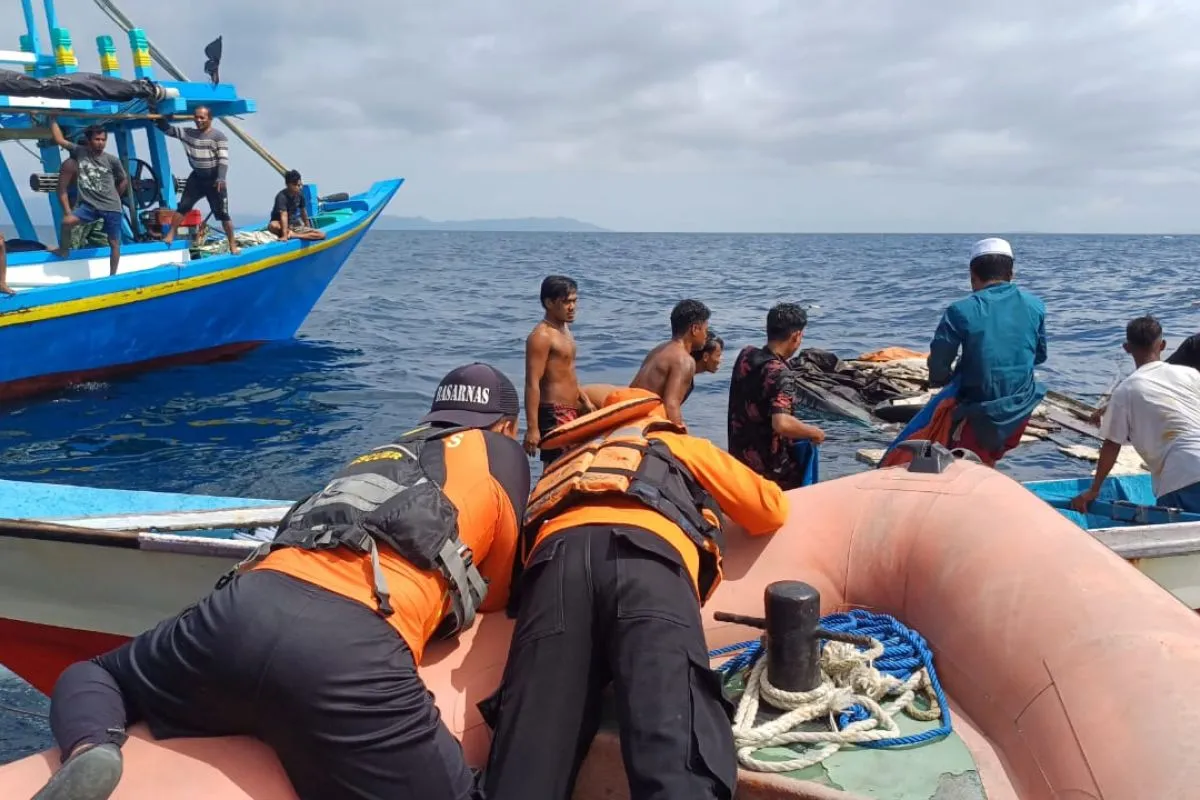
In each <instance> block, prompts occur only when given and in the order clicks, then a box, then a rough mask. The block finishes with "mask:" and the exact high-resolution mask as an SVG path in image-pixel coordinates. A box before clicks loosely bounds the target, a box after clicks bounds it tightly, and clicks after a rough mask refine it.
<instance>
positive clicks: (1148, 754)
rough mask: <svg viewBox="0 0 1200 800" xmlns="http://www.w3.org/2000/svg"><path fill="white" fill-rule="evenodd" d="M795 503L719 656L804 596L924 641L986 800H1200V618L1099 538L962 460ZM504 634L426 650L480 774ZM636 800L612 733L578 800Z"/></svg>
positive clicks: (138, 776) (128, 779) (213, 753)
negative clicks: (482, 703) (782, 600)
mask: <svg viewBox="0 0 1200 800" xmlns="http://www.w3.org/2000/svg"><path fill="white" fill-rule="evenodd" d="M789 498H790V501H791V516H790V518H789V520H788V522H787V524H786V525H785V526H784V527H783V528H782V529H781V530H779V531H778V532H777V533H776V534H774V535H773V536H769V537H760V538H754V539H751V538H749V537H746V536H744V535H740V534H739V532H737V531H731V534H730V541H729V546H728V554H727V556H726V562H725V563H726V581H725V582H724V583H723V584H722V585H721V586H720V588H719V589H718V591H717V592H716V594H715V596H714V597H713V598H712V600H711V601H710V602H709V603H708V604H707V606H706V608H705V628H706V631H707V635H708V641H709V645H710V646H711V647H714V648H715V647H721V646H724V645H729V644H732V643H735V642H740V641H744V640H746V639H751V638H755V637H756V636H757V635H758V634H759V632H758V631H756V630H754V629H751V628H746V627H743V626H740V625H737V624H732V623H718V622H715V621H714V620H713V613H714V612H716V611H727V612H735V613H740V614H748V615H755V616H758V615H761V613H762V610H763V608H762V598H763V588H764V587H765V586H766V585H767V584H769V583H771V582H773V581H778V580H797V579H800V580H804V581H807V582H808V583H810V584H811V585H813V586H814V587H816V588H817V589H818V590H819V591H820V592H821V598H822V611H823V612H826V613H828V612H832V611H837V610H845V609H848V608H865V609H868V610H871V611H874V612H882V613H887V614H891V615H894V616H895V617H897V618H898V619H900V620H901V621H902V622H904V623H905V624H906V625H908V626H910V627H911V628H913V629H915V630H916V631H918V632H919V633H920V634H921V635H923V636H924V637H925V639H926V640H927V641H928V642H929V644H930V646H931V647H932V649H933V651H934V654H935V666H936V669H937V673H938V675H939V677H940V679H941V683H942V685H943V686H944V687H945V689H946V692H947V694H948V695H949V696H950V698H951V706H952V709H953V712H954V725H955V729H956V731H957V734H958V735H959V736H961V738H962V741H963V742H964V743H965V745H966V748H967V749H968V750H969V751H970V753H971V756H972V757H973V759H974V761H975V764H976V765H977V768H978V775H979V780H980V782H981V783H982V787H983V789H984V790H985V791H986V796H987V797H988V798H989V800H1005V799H1006V798H1009V799H1011V798H1022V800H1051V798H1066V797H1072V798H1079V799H1080V800H1083V798H1104V800H1145V799H1146V798H1164V799H1166V798H1180V800H1182V799H1183V798H1188V797H1195V796H1196V791H1197V787H1198V786H1200V705H1197V703H1196V702H1195V676H1196V675H1197V674H1200V618H1197V616H1196V615H1194V614H1193V613H1192V612H1190V611H1189V610H1188V609H1187V608H1185V607H1184V606H1183V605H1182V604H1181V603H1179V602H1178V601H1177V600H1175V599H1174V598H1173V597H1171V595H1169V594H1167V593H1166V592H1165V591H1163V590H1162V589H1160V588H1159V587H1158V586H1156V585H1155V584H1154V583H1153V582H1151V581H1150V579H1148V578H1146V577H1145V576H1143V575H1142V574H1141V573H1139V572H1138V571H1137V570H1136V569H1134V568H1133V567H1131V566H1130V565H1129V564H1128V563H1126V562H1125V561H1123V560H1122V559H1121V558H1119V557H1118V556H1116V555H1115V554H1114V553H1112V552H1111V551H1110V550H1108V549H1107V548H1105V547H1104V546H1103V545H1101V544H1099V543H1098V542H1096V541H1095V540H1093V539H1092V538H1091V537H1090V536H1088V535H1087V533H1086V532H1084V531H1082V530H1080V529H1078V528H1077V527H1075V526H1074V525H1072V524H1071V523H1070V522H1069V521H1068V520H1066V519H1065V518H1063V517H1062V516H1061V515H1060V514H1059V513H1058V512H1057V511H1055V510H1054V509H1052V508H1051V507H1050V506H1048V505H1047V504H1046V503H1044V502H1043V501H1042V500H1040V499H1038V498H1037V497H1035V496H1034V495H1033V494H1031V493H1030V492H1028V491H1027V490H1026V489H1024V488H1023V487H1022V486H1020V485H1019V484H1017V483H1015V482H1014V481H1012V480H1011V479H1009V478H1008V477H1006V476H1004V475H1002V474H1001V473H998V472H996V471H994V470H991V469H988V468H985V467H982V466H979V465H977V464H972V463H968V462H965V461H955V462H953V463H951V464H950V465H949V466H948V467H947V468H946V470H945V471H944V472H943V473H941V474H933V473H920V472H911V471H909V470H907V469H904V468H892V469H884V470H873V471H870V472H865V473H861V474H858V475H852V476H848V477H844V478H839V479H837V480H833V481H828V482H825V483H819V484H816V485H814V486H810V487H806V488H803V489H797V490H794V491H792V492H790V493H789ZM510 633H511V622H510V621H509V620H507V619H506V618H505V617H504V616H503V615H502V614H490V615H487V616H486V617H485V618H484V619H483V620H482V621H481V622H479V623H477V624H476V625H475V627H474V628H473V629H471V630H470V631H468V632H467V633H466V634H465V635H464V636H463V637H462V638H461V639H460V640H459V641H458V642H457V643H442V644H437V645H433V646H431V647H430V649H429V651H428V654H427V657H426V663H425V664H424V665H423V666H422V668H421V674H422V677H423V678H424V680H425V682H426V683H427V684H428V686H429V688H430V690H431V691H432V692H433V693H434V695H435V696H436V698H437V702H438V706H439V707H440V709H441V712H442V715H443V717H444V719H445V721H446V723H447V724H448V725H449V726H450V727H451V729H452V730H453V731H454V732H455V733H456V734H457V735H458V736H459V737H460V738H461V739H462V741H463V745H464V749H465V753H466V755H467V758H468V759H469V760H470V762H471V763H472V764H476V765H478V764H480V763H481V762H482V761H483V759H484V757H485V753H486V750H487V747H488V732H487V728H486V726H485V725H484V723H483V722H482V720H481V719H480V716H479V713H478V711H477V710H476V708H475V704H476V703H477V702H478V701H479V700H480V699H481V698H483V697H485V696H486V695H488V694H489V693H490V692H491V691H492V690H493V689H494V688H495V687H496V685H497V682H498V681H499V680H500V675H501V670H502V669H503V666H504V659H505V651H506V649H507V645H508V640H509V634H510ZM865 752H866V751H862V752H861V753H860V751H855V752H852V753H850V754H849V757H858V756H859V755H861V754H862V753H865ZM871 752H874V751H871ZM919 752H920V748H916V749H913V750H911V751H906V752H905V753H904V754H903V755H904V757H908V756H909V755H910V754H912V753H919ZM125 753H126V762H125V775H124V779H123V780H122V783H121V785H120V786H119V787H118V790H117V792H116V794H115V795H114V797H115V798H116V799H117V800H149V798H156V800H157V799H158V798H188V799H189V800H190V799H191V798H195V799H196V800H200V798H204V800H293V798H294V794H293V792H292V790H291V788H290V786H289V784H288V782H287V780H286V778H285V776H284V774H283V772H282V771H281V769H280V767H279V765H278V763H277V762H276V760H275V758H274V756H273V755H272V753H271V752H270V751H269V750H268V749H267V748H265V747H264V746H262V745H260V744H258V743H256V742H254V741H252V740H249V739H212V740H175V741H165V742H154V741H150V740H149V739H148V738H147V734H146V732H145V731H144V729H142V728H140V727H139V728H135V729H134V731H133V738H132V739H131V740H130V741H129V743H128V744H127V745H126V747H125ZM56 763H57V756H56V754H55V753H53V752H48V753H43V754H40V755H35V756H32V757H29V758H26V759H24V760H21V761H18V762H15V763H13V764H10V765H7V766H5V767H3V768H0V797H5V798H25V797H30V796H31V795H32V794H33V792H34V791H35V790H36V789H37V788H38V787H39V786H41V785H42V783H43V781H45V780H46V778H47V777H48V776H49V774H50V772H51V769H52V768H53V766H54V764H56ZM740 781H741V782H740V784H739V789H738V797H739V800H747V799H748V798H793V797H795V798H799V797H807V798H835V797H861V796H863V795H859V794H845V793H842V792H839V791H837V790H835V789H831V788H829V787H827V786H820V785H818V784H816V783H813V782H811V781H807V780H796V779H793V778H788V777H786V776H776V775H765V774H760V773H747V772H743V773H742V775H741V777H740ZM626 792H627V790H626V789H625V787H624V776H623V773H622V771H621V769H620V756H619V752H618V751H617V750H616V748H615V746H614V737H613V735H612V734H608V733H602V734H601V735H600V736H598V737H597V739H596V742H595V744H594V745H593V748H592V751H591V754H590V756H589V759H588V763H587V764H586V765H585V767H584V770H583V772H582V773H581V775H580V779H579V785H578V788H577V792H576V794H575V797H576V798H579V799H580V800H599V799H600V798H619V797H627V796H628V795H627V793H626ZM864 794H865V793H864ZM932 795H933V793H932V792H931V793H930V794H929V795H928V796H932ZM872 796H879V795H877V794H872ZM889 796H891V795H889ZM921 796H927V795H921ZM937 796H944V795H942V794H940V793H938V795H937ZM953 796H955V797H959V796H963V797H966V796H970V797H981V796H982V794H979V793H973V794H969V795H967V794H961V795H960V794H953Z"/></svg>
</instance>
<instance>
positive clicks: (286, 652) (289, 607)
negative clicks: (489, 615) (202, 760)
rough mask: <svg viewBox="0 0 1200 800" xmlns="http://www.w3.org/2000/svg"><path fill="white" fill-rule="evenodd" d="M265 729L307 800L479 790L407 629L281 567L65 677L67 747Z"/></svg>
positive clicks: (61, 687)
mask: <svg viewBox="0 0 1200 800" xmlns="http://www.w3.org/2000/svg"><path fill="white" fill-rule="evenodd" d="M139 721H144V722H146V723H147V725H148V726H149V727H150V731H151V732H152V733H153V734H154V736H155V738H158V739H170V738H175V737H198V736H229V735H237V734H241V735H250V736H255V737H257V738H259V739H261V740H262V741H264V742H266V743H267V744H268V745H270V746H271V747H272V748H273V749H274V750H275V752H276V753H278V755H279V759H280V761H281V762H282V764H283V767H284V769H285V770H286V771H287V774H288V777H289V778H290V779H291V781H292V785H293V786H294V787H295V790H296V794H297V795H299V796H300V798H302V800H340V799H341V798H346V800H350V799H351V798H353V799H354V800H410V798H411V799H414V800H415V798H421V800H426V798H428V799H429V800H466V799H467V798H473V797H475V796H476V795H475V794H474V791H475V790H474V787H473V783H474V781H473V776H472V774H471V771H470V769H469V768H468V767H467V765H466V762H465V760H464V759H463V754H462V748H461V746H460V745H459V743H458V741H457V740H456V739H455V738H454V737H453V736H452V735H451V734H450V731H449V730H448V729H447V728H446V726H445V725H444V724H443V723H442V721H441V717H440V715H439V714H438V709H437V706H435V705H434V702H433V696H432V695H431V694H430V693H429V691H428V690H426V688H425V685H424V684H423V683H422V682H421V679H420V678H419V677H418V676H417V670H416V666H415V664H414V663H413V658H412V653H411V652H410V651H409V649H408V646H407V645H405V643H404V640H403V639H402V638H401V637H400V636H399V635H397V633H396V631H395V629H393V628H392V627H391V626H389V625H388V624H387V623H386V622H385V621H384V620H383V619H382V618H380V617H379V616H378V615H377V614H375V613H374V612H373V611H372V610H371V609H368V608H367V607H366V606H363V605H360V604H359V603H355V602H353V601H351V600H348V599H346V598H343V597H341V596H339V595H336V594H333V593H331V592H327V591H325V590H324V589H320V588H318V587H316V586H313V585H311V584H308V583H305V582H304V581H300V580H296V579H294V578H291V577H288V576H286V575H283V574H280V573H277V572H271V571H263V570H260V571H254V572H249V573H246V574H244V575H240V576H238V577H236V578H235V579H234V580H233V581H232V582H231V583H229V584H228V585H226V586H225V587H223V588H221V589H219V590H217V591H215V592H213V593H212V594H210V595H209V596H208V597H206V598H204V599H203V600H201V601H200V602H199V603H197V604H196V605H194V606H192V607H190V608H188V609H186V610H185V611H184V612H183V613H181V614H180V615H179V616H177V617H174V618H171V619H168V620H164V621H163V622H161V623H159V625H158V626H157V627H155V628H154V629H152V630H150V631H147V632H146V633H143V634H141V635H140V636H138V637H136V638H134V639H133V640H131V641H130V642H127V643H126V644H124V645H122V646H121V647H119V648H117V649H116V650H113V651H111V652H109V653H105V654H104V655H102V656H98V657H97V658H95V659H93V660H92V661H84V662H80V663H78V664H74V665H72V666H71V667H69V668H68V669H67V670H66V671H65V672H64V673H63V674H62V677H60V678H59V680H58V683H57V685H56V686H55V687H54V695H53V698H52V704H51V707H50V725H51V729H52V730H53V732H54V737H55V739H56V740H57V741H58V745H59V748H60V750H62V752H64V753H69V752H70V751H71V750H72V749H73V748H75V747H76V746H77V745H79V744H82V743H93V744H99V743H103V742H117V743H120V742H122V741H123V739H124V737H123V736H122V735H121V732H122V731H123V729H124V728H125V726H126V725H128V724H133V723H135V722H139Z"/></svg>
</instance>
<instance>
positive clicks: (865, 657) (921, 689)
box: [733, 639, 941, 772]
mask: <svg viewBox="0 0 1200 800" xmlns="http://www.w3.org/2000/svg"><path fill="white" fill-rule="evenodd" d="M872 641H873V642H874V645H873V646H872V647H871V649H870V650H867V651H862V650H859V649H858V648H857V647H855V646H854V645H852V644H847V643H845V642H827V643H826V644H825V647H824V650H823V651H822V653H821V685H820V686H818V687H817V688H816V689H813V690H812V691H811V692H785V691H783V690H782V689H778V688H776V687H775V686H772V685H771V683H770V681H768V680H767V674H766V673H767V657H766V649H765V647H764V650H763V653H762V655H761V656H760V657H759V659H758V661H757V662H756V663H755V665H754V667H753V668H752V669H751V670H750V674H749V676H748V677H747V678H746V690H745V692H744V693H743V694H742V699H741V700H740V701H739V702H738V708H737V714H736V716H735V717H734V721H733V740H734V746H735V747H736V748H737V755H738V761H739V762H740V763H741V765H742V766H743V767H745V768H746V769H750V770H754V771H756V772H791V771H792V770H799V769H804V768H805V767H810V766H812V765H813V764H819V763H821V762H822V761H824V760H825V759H827V758H829V757H830V756H831V755H833V754H834V753H836V752H837V751H838V750H840V749H841V748H842V747H843V746H844V745H848V744H855V743H857V742H878V741H882V740H885V739H894V738H899V737H901V736H903V735H904V734H902V733H901V732H900V729H899V728H898V727H897V726H896V721H895V719H894V718H895V716H896V714H898V713H899V712H900V711H901V710H903V711H904V712H905V713H907V714H908V715H909V716H911V717H913V718H914V719H918V720H922V721H931V720H935V719H938V717H940V716H941V708H940V707H939V705H938V702H937V697H936V696H935V695H934V692H933V686H932V684H930V682H929V673H928V672H927V671H926V670H925V669H923V668H922V669H921V670H920V671H918V672H914V673H913V675H912V677H911V678H909V679H908V680H907V681H901V680H899V679H898V678H894V677H892V676H891V675H888V674H886V673H883V672H880V671H879V670H877V669H875V667H874V666H873V665H874V662H875V659H876V658H878V657H879V656H881V655H883V645H882V644H881V643H880V642H879V641H878V640H874V639H873V640H872ZM918 695H923V696H924V697H925V698H926V699H927V700H928V702H929V708H928V709H924V708H921V707H920V706H918V705H917V703H916V699H917V697H918ZM885 698H891V699H889V700H888V701H887V702H886V703H883V704H881V703H880V701H881V700H884V699H885ZM760 700H762V701H763V702H765V703H766V704H767V705H769V706H772V707H774V708H777V709H779V710H780V711H783V712H785V713H784V714H783V715H782V716H780V717H778V718H777V719H773V720H770V721H768V722H764V723H763V724H761V725H757V726H756V725H755V724H754V723H755V720H756V719H757V717H758V707H759V701H760ZM856 704H857V705H861V706H863V707H864V708H866V709H867V712H868V713H869V714H870V717H868V718H867V719H865V720H861V721H859V722H852V723H850V724H849V725H847V726H846V727H845V728H843V729H842V730H840V731H839V730H838V729H837V715H838V714H840V713H841V712H842V711H845V710H846V709H847V708H849V707H850V706H853V705H856ZM818 719H825V720H828V724H829V730H820V731H809V730H800V727H801V726H802V725H803V724H804V723H806V722H811V721H813V720H818ZM792 744H804V745H814V747H812V748H811V749H807V750H806V751H805V752H804V753H803V754H801V755H798V756H796V757H795V758H790V759H786V760H784V761H763V760H760V759H757V758H755V757H754V751H755V750H758V749H760V748H763V747H778V746H782V745H792Z"/></svg>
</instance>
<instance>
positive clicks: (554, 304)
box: [525, 275, 595, 464]
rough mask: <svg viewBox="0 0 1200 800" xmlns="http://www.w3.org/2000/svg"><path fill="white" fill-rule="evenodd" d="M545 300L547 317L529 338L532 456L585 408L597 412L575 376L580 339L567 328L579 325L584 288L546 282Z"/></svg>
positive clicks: (553, 279)
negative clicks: (546, 438)
mask: <svg viewBox="0 0 1200 800" xmlns="http://www.w3.org/2000/svg"><path fill="white" fill-rule="evenodd" d="M541 296H542V308H544V309H545V310H546V316H545V318H544V319H543V320H542V321H541V322H539V323H538V324H537V325H536V326H535V327H534V329H533V331H532V332H531V333H530V334H529V337H528V338H527V339H526V340H525V452H526V453H528V454H529V455H533V454H534V453H535V452H537V450H538V445H539V444H540V442H541V440H542V436H544V435H545V434H546V433H547V432H548V431H550V429H551V428H555V427H557V426H559V425H562V424H563V423H565V422H570V421H571V420H573V419H575V418H576V417H578V416H579V412H580V410H583V411H593V410H595V406H594V405H593V403H592V401H591V400H589V399H588V396H587V395H586V394H584V393H583V391H582V390H581V389H580V387H579V379H578V378H576V377H575V337H574V336H572V335H571V330H570V328H568V327H567V326H568V325H569V324H570V323H572V322H574V321H575V304H576V303H577V302H578V301H579V288H578V286H577V285H576V283H575V281H574V280H572V279H571V278H568V277H566V276H563V275H551V276H549V277H547V278H546V279H545V280H543V281H542V295H541ZM560 452H561V451H558V450H543V451H542V453H541V458H542V461H543V462H544V463H547V464H548V463H550V462H551V461H553V460H554V459H555V458H557V457H558V455H559V453H560Z"/></svg>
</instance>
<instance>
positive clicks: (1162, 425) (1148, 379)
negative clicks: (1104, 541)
mask: <svg viewBox="0 0 1200 800" xmlns="http://www.w3.org/2000/svg"><path fill="white" fill-rule="evenodd" d="M1165 346H1166V343H1165V342H1164V341H1163V338H1162V326H1161V325H1159V324H1158V320H1156V319H1154V317H1138V318H1137V319H1135V320H1133V321H1132V322H1130V323H1129V325H1127V326H1126V328H1125V352H1127V353H1129V355H1131V356H1133V362H1134V363H1135V364H1136V365H1137V369H1136V370H1135V371H1134V373H1133V374H1132V375H1130V376H1129V377H1128V378H1126V379H1125V380H1124V381H1122V383H1121V385H1120V386H1118V387H1117V388H1116V390H1115V391H1114V392H1113V394H1112V399H1111V400H1109V403H1108V408H1107V409H1106V410H1105V412H1104V417H1103V419H1102V420H1101V422H1100V435H1101V436H1103V437H1104V444H1103V446H1101V448H1100V463H1099V464H1097V465H1096V477H1095V478H1094V479H1093V480H1092V485H1091V487H1090V488H1089V489H1088V490H1087V491H1085V492H1083V493H1082V494H1080V495H1079V496H1078V497H1076V498H1075V499H1074V500H1072V501H1071V507H1072V508H1074V509H1075V510H1076V511H1081V512H1082V511H1084V510H1086V508H1087V506H1088V504H1089V503H1091V502H1092V501H1093V500H1095V499H1096V497H1097V496H1098V495H1099V494H1100V486H1101V485H1102V484H1103V483H1104V479H1105V478H1107V477H1108V473H1109V472H1110V471H1111V470H1112V468H1113V464H1114V463H1116V460H1117V454H1118V453H1119V452H1120V451H1121V445H1123V444H1132V445H1133V448H1134V449H1135V450H1137V453H1138V455H1139V456H1141V457H1142V461H1144V462H1146V465H1147V466H1149V467H1150V477H1151V480H1152V482H1153V485H1154V495H1155V497H1157V498H1158V505H1160V506H1167V507H1168V508H1179V509H1182V510H1184V511H1191V512H1196V513H1200V372H1197V371H1196V370H1194V369H1192V368H1191V367H1184V366H1178V365H1176V364H1168V363H1167V362H1165V361H1163V360H1162V352H1163V348H1164V347H1165Z"/></svg>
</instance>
